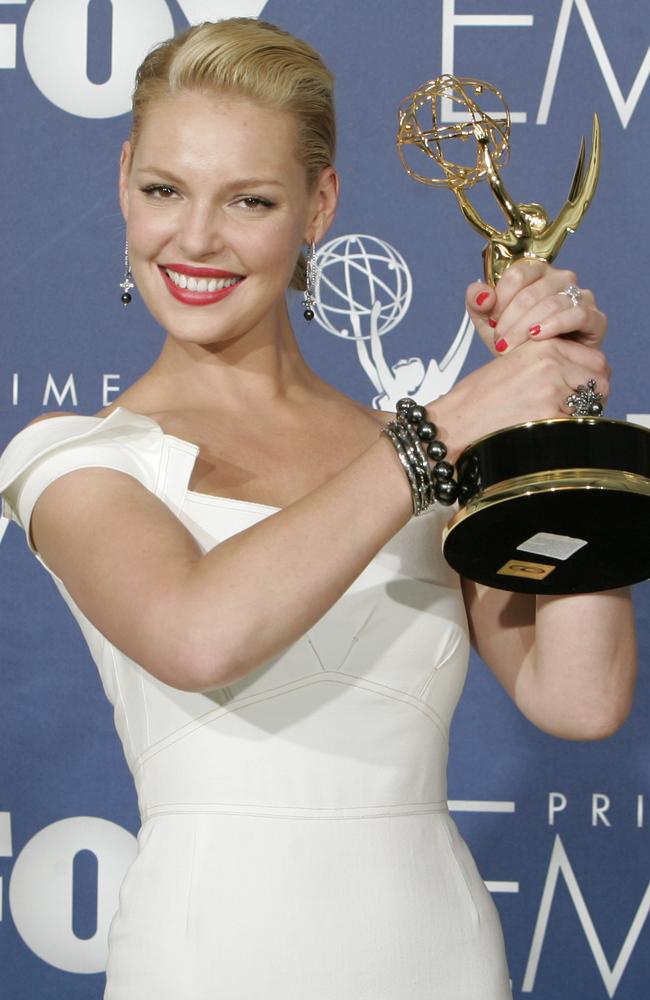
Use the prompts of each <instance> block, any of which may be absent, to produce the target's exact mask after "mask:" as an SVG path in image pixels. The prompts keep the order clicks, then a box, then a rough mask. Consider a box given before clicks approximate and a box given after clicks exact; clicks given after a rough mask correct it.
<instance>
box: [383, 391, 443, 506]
mask: <svg viewBox="0 0 650 1000" xmlns="http://www.w3.org/2000/svg"><path fill="white" fill-rule="evenodd" d="M426 416H427V414H426V411H425V409H424V407H423V406H419V405H418V404H417V403H416V402H415V400H414V399H410V398H409V397H408V396H405V397H404V399H400V400H399V402H398V404H397V417H396V419H395V420H393V421H391V423H389V424H388V425H387V426H386V427H385V428H384V429H383V432H382V433H384V434H385V435H386V436H387V437H388V438H389V439H390V440H391V441H392V443H393V447H394V448H395V451H396V452H397V455H398V457H399V460H400V462H401V463H402V465H403V467H404V471H405V472H406V477H407V479H408V481H409V486H410V487H411V496H412V499H413V513H414V514H415V516H416V517H417V516H418V515H419V514H423V513H424V512H425V511H426V510H429V508H430V507H432V506H433V504H434V503H435V502H436V501H437V502H438V503H441V504H443V505H444V506H449V505H450V504H452V503H454V501H455V500H456V498H457V496H458V483H457V482H456V480H455V479H454V467H453V465H452V464H451V462H447V461H445V457H446V455H447V448H446V445H444V444H443V442H442V441H438V439H437V437H436V435H437V433H438V431H437V428H436V425H435V424H434V423H432V422H431V421H430V420H427V419H426ZM425 446H426V453H425Z"/></svg>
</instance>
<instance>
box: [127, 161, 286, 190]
mask: <svg viewBox="0 0 650 1000" xmlns="http://www.w3.org/2000/svg"><path fill="white" fill-rule="evenodd" d="M136 173H138V174H157V175H158V176H159V177H166V178H168V179H169V180H170V181H172V182H173V183H174V184H182V183H183V182H182V181H181V179H180V178H179V177H176V175H175V174H173V173H172V172H171V171H170V170H163V169H161V168H160V167H155V166H152V165H147V166H144V167H137V168H136ZM258 184H265V185H270V186H271V187H279V188H283V187H284V184H282V182H281V181H276V180H272V179H271V178H270V177H241V178H238V179H237V180H236V181H233V182H232V183H231V184H228V187H229V188H233V189H235V188H242V187H256V186H257V185H258Z"/></svg>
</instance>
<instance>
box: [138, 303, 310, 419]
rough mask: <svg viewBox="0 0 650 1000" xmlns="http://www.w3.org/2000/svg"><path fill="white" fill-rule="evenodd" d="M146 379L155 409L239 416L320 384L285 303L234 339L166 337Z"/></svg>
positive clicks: (301, 393)
mask: <svg viewBox="0 0 650 1000" xmlns="http://www.w3.org/2000/svg"><path fill="white" fill-rule="evenodd" d="M145 379H146V381H147V385H148V390H149V395H150V396H151V406H150V408H151V409H152V410H161V411H162V410H185V411H190V410H195V411H196V410H215V409H218V410H227V411H228V412H230V413H235V414H236V413H237V412H240V411H241V412H242V414H243V413H244V411H247V410H248V411H250V408H251V407H257V408H260V407H264V406H269V405H273V404H277V403H280V404H281V403H283V402H290V401H291V400H292V399H294V398H299V397H301V396H303V395H304V393H305V392H306V391H309V390H310V389H311V390H313V389H314V387H315V385H316V383H317V382H318V379H317V377H316V376H315V375H314V373H313V372H312V371H311V369H310V368H309V366H308V365H307V363H306V362H305V360H304V358H303V357H302V355H301V353H300V350H299V348H298V344H297V342H296V338H295V334H294V332H293V330H292V328H291V324H290V322H289V316H288V313H287V309H286V306H285V307H284V309H283V310H282V311H281V313H280V314H279V315H278V316H277V317H276V318H274V319H273V320H272V321H267V322H265V323H264V324H260V326H259V327H258V328H257V329H255V330H251V331H249V332H248V333H247V334H246V335H245V336H243V337H239V338H237V339H236V340H231V341H224V342H223V343H219V344H210V345H201V344H196V343H187V342H183V341H181V340H177V339H176V338H174V337H173V336H171V335H168V336H167V338H166V340H165V343H164V345H163V348H162V351H161V353H160V355H159V357H158V359H157V360H156V362H155V363H154V364H153V366H152V367H151V369H150V370H149V372H148V373H147V375H146V376H145Z"/></svg>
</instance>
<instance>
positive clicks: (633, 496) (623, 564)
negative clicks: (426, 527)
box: [443, 418, 650, 594]
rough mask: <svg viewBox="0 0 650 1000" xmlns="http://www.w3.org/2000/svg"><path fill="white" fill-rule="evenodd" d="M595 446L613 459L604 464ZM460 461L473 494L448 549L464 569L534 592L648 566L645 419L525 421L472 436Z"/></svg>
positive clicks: (582, 585) (579, 586) (635, 574)
mask: <svg viewBox="0 0 650 1000" xmlns="http://www.w3.org/2000/svg"><path fill="white" fill-rule="evenodd" d="M578 455H579V456H580V458H581V459H582V462H581V467H576V466H577V464H578V463H577V461H576V459H577V458H578ZM596 455H598V456H599V457H600V459H601V461H602V460H604V462H603V464H605V462H606V463H607V466H608V467H606V468H602V467H600V468H599V467H596V462H595V456H596ZM567 459H568V461H567ZM610 459H611V460H612V462H611V464H612V465H618V466H619V468H611V467H609V466H610V461H609V460H610ZM614 459H616V460H615V461H614ZM549 460H550V464H552V465H553V466H554V468H552V469H551V470H549V468H548V464H549ZM590 461H593V463H594V464H593V465H592V464H590ZM565 463H566V466H568V465H571V466H572V467H564V468H562V467H558V466H562V465H565ZM540 464H541V465H542V466H544V464H546V467H545V468H544V467H542V469H541V470H539V469H538V470H537V471H535V470H534V466H536V465H540ZM620 465H628V467H631V468H632V470H633V471H630V470H629V468H628V469H625V468H620ZM585 466H586V467H585ZM531 467H533V471H531ZM458 468H459V471H460V476H459V478H460V480H461V483H464V486H465V492H466V493H467V492H470V493H471V494H472V495H471V496H470V497H469V499H468V500H467V501H466V502H465V504H464V505H463V506H462V507H461V508H460V510H459V511H458V513H457V514H456V515H455V516H454V517H453V518H452V519H451V521H450V522H449V525H448V526H447V529H446V531H445V535H444V540H443V552H444V555H445V558H446V559H447V561H448V562H449V563H450V565H451V566H452V567H453V568H454V569H455V570H456V571H457V572H458V573H460V574H461V575H462V576H465V577H467V578H469V579H470V580H475V581H476V582H478V583H482V584H485V585H486V586H489V587H495V588H496V589H498V590H510V591H515V592H518V593H530V594H573V593H593V592H596V591H600V590H610V589H612V588H615V587H624V586H627V585H628V584H632V583H638V582H640V581H641V580H645V579H646V578H647V577H648V576H650V431H649V430H648V429H647V428H643V427H638V426H636V425H634V424H627V423H625V422H623V421H614V420H603V419H602V418H586V419H584V420H580V419H576V418H570V419H568V420H565V419H563V418H561V419H558V420H549V421H537V422H532V423H530V424H522V425H520V426H518V427H512V428H507V429H506V430H505V431H500V432H498V433H496V434H494V435H489V436H488V437H487V438H483V439H482V440H481V441H480V442H477V443H476V444H474V445H472V446H471V447H470V448H468V449H467V450H466V451H465V452H464V453H463V455H461V458H460V459H459V462H458ZM506 470H508V471H510V472H511V473H512V472H516V471H518V472H519V474H515V475H512V474H511V475H510V476H509V477H503V476H502V475H501V473H502V472H504V471H506Z"/></svg>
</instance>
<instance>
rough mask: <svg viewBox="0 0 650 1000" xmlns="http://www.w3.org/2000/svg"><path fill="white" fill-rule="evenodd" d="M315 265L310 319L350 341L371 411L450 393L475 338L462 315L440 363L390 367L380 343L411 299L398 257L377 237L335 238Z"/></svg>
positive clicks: (410, 360) (409, 282)
mask: <svg viewBox="0 0 650 1000" xmlns="http://www.w3.org/2000/svg"><path fill="white" fill-rule="evenodd" d="M315 264H316V281H315V288H314V298H315V307H314V315H315V317H316V319H317V321H318V323H319V324H320V325H321V326H322V327H323V329H324V330H327V332H328V333H332V334H334V336H336V337H342V338H343V339H345V340H351V341H353V342H354V344H355V346H356V349H357V355H358V357H359V363H360V364H361V367H362V368H363V370H364V372H365V373H366V375H367V376H368V378H369V379H370V382H371V383H372V385H373V387H374V389H375V393H376V395H375V396H374V397H373V400H372V405H373V406H374V407H375V409H377V410H388V411H392V410H394V409H395V406H396V404H397V401H398V399H401V398H402V396H411V397H412V398H413V399H415V400H417V401H418V402H419V403H428V402H430V401H431V400H433V399H437V398H438V397H439V396H441V395H443V394H444V393H445V392H448V391H449V389H450V388H451V387H452V385H453V384H454V382H455V381H456V379H457V378H458V373H459V372H460V369H461V367H462V365H463V362H464V360H465V358H466V356H467V352H468V350H469V346H470V343H471V340H472V335H473V333H474V327H473V324H472V322H471V320H470V318H469V316H468V314H467V313H465V314H464V315H463V318H462V320H461V322H460V325H459V327H458V331H457V333H456V336H455V338H454V340H453V342H452V344H451V347H450V348H449V350H448V351H447V353H446V354H445V356H444V358H443V359H442V361H441V362H439V363H438V362H437V361H436V360H435V359H433V358H431V359H429V360H428V361H424V360H423V359H422V358H417V357H415V358H402V359H401V360H399V361H397V362H394V363H392V364H390V363H389V362H388V361H387V360H386V357H385V354H384V348H383V342H382V338H383V337H384V336H385V335H386V334H387V333H389V332H390V331H391V330H394V329H395V327H396V326H397V325H398V324H399V323H400V322H401V321H402V319H403V318H404V316H405V315H406V313H407V311H408V308H409V306H410V304H411V297H412V294H413V281H412V278H411V272H410V271H409V268H408V265H407V263H406V261H405V260H404V258H403V257H402V255H401V253H399V251H398V250H396V249H395V247H393V246H391V245H390V243H386V242H384V240H380V239H378V238H377V237H376V236H368V235H348V236H339V237H337V238H336V239H333V240H330V242H329V243H325V244H324V245H323V246H322V247H321V248H320V250H319V251H318V252H317V254H316V258H315Z"/></svg>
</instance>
